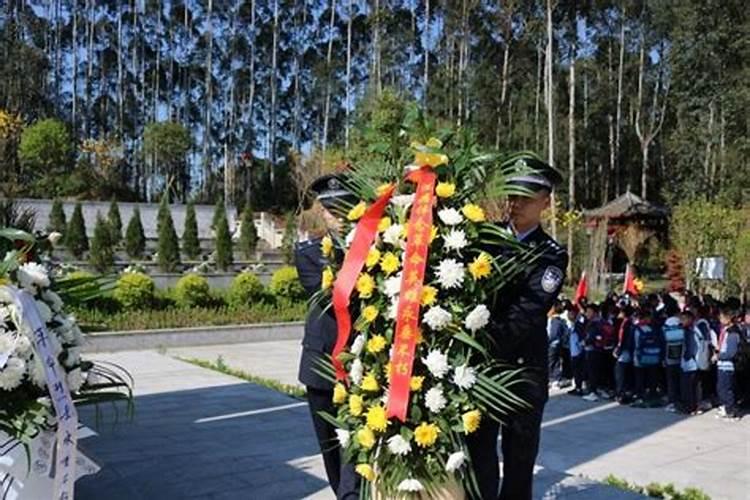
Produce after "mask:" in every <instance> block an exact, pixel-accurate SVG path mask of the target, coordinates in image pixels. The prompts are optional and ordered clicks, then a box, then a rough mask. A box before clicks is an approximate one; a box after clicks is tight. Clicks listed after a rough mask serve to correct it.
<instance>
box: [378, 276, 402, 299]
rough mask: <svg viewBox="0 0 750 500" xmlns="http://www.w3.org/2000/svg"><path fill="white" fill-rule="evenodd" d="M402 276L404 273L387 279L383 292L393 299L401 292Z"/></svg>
mask: <svg viewBox="0 0 750 500" xmlns="http://www.w3.org/2000/svg"><path fill="white" fill-rule="evenodd" d="M401 276H402V273H398V274H397V275H396V276H391V277H390V278H386V279H385V281H384V282H383V292H384V293H385V294H386V295H387V296H389V297H391V298H393V297H394V296H396V295H398V294H399V292H401Z"/></svg>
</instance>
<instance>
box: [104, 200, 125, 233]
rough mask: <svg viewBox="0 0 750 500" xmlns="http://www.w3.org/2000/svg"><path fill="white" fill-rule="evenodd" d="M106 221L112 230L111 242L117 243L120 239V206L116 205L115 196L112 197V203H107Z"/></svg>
mask: <svg viewBox="0 0 750 500" xmlns="http://www.w3.org/2000/svg"><path fill="white" fill-rule="evenodd" d="M107 222H108V223H109V228H110V230H111V231H112V238H111V239H112V244H113V245H117V244H119V243H120V241H122V218H121V217H120V207H119V206H117V200H116V199H115V198H112V203H110V205H109V213H107Z"/></svg>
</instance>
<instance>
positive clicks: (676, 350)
mask: <svg viewBox="0 0 750 500" xmlns="http://www.w3.org/2000/svg"><path fill="white" fill-rule="evenodd" d="M663 332H664V342H665V343H666V347H667V349H666V350H667V352H666V358H667V360H669V361H676V362H679V361H680V359H681V358H682V349H683V343H684V341H685V330H684V329H683V328H682V326H681V325H680V324H679V323H678V324H676V325H673V324H665V325H664V327H663Z"/></svg>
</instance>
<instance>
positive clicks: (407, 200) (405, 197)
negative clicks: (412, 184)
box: [391, 193, 414, 209]
mask: <svg viewBox="0 0 750 500" xmlns="http://www.w3.org/2000/svg"><path fill="white" fill-rule="evenodd" d="M412 203H414V193H412V194H399V195H396V196H393V197H392V198H391V205H393V206H394V207H399V208H403V209H406V208H409V207H410V206H411V204H412Z"/></svg>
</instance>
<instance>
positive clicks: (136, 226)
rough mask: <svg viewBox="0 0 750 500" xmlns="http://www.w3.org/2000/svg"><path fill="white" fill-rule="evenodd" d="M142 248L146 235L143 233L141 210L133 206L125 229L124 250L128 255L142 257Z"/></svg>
mask: <svg viewBox="0 0 750 500" xmlns="http://www.w3.org/2000/svg"><path fill="white" fill-rule="evenodd" d="M144 250H146V235H145V234H143V224H142V223H141V211H140V210H138V207H135V209H134V210H133V216H132V217H131V219H130V222H128V228H127V230H126V231H125V251H126V252H127V254H128V255H129V256H130V257H132V258H134V259H140V258H141V257H143V251H144Z"/></svg>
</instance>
